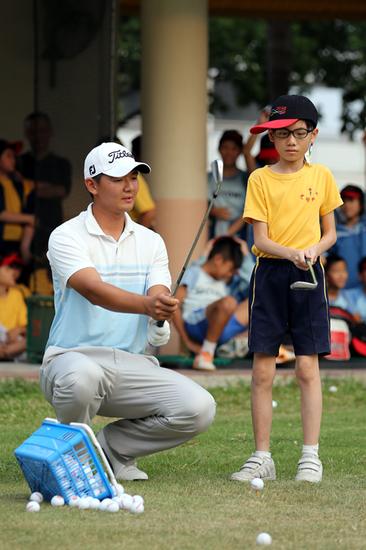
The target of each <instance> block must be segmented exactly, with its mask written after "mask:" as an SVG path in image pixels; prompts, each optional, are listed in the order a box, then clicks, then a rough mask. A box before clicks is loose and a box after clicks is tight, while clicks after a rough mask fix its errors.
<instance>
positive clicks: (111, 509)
mask: <svg viewBox="0 0 366 550" xmlns="http://www.w3.org/2000/svg"><path fill="white" fill-rule="evenodd" d="M106 511H107V512H119V504H118V502H116V501H115V500H112V502H110V503H109V504H108V506H107V508H106Z"/></svg>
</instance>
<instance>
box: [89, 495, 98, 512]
mask: <svg viewBox="0 0 366 550" xmlns="http://www.w3.org/2000/svg"><path fill="white" fill-rule="evenodd" d="M99 506H100V501H99V499H97V498H93V497H92V498H90V499H89V508H90V510H99Z"/></svg>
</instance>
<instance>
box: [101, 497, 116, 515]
mask: <svg viewBox="0 0 366 550" xmlns="http://www.w3.org/2000/svg"><path fill="white" fill-rule="evenodd" d="M111 502H113V500H112V499H111V498H105V499H103V500H102V501H101V502H100V504H99V510H102V512H105V511H106V510H107V508H108V506H109V504H110V503H111Z"/></svg>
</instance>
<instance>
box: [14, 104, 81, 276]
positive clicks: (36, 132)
mask: <svg viewBox="0 0 366 550" xmlns="http://www.w3.org/2000/svg"><path fill="white" fill-rule="evenodd" d="M24 132H25V137H26V139H27V141H28V143H29V146H30V150H29V151H28V152H26V153H24V154H23V155H21V156H20V157H19V170H20V172H21V173H22V174H23V176H24V177H25V178H28V179H31V180H33V181H34V182H35V214H36V220H37V224H36V232H35V236H34V245H33V250H34V254H35V256H36V258H37V259H38V261H39V263H40V265H43V264H44V263H46V262H47V259H46V252H47V248H48V238H49V236H50V234H51V232H52V231H53V229H55V227H57V226H58V225H60V224H61V223H62V222H63V221H64V216H63V207H62V201H63V200H64V199H65V198H66V197H67V195H68V194H69V193H70V190H71V164H70V162H69V161H68V160H67V159H65V158H63V157H60V156H59V155H56V154H55V153H53V152H52V151H51V149H50V146H51V139H52V135H53V129H52V124H51V120H50V117H49V116H48V115H47V114H46V113H43V112H33V113H31V114H29V115H28V116H27V117H26V118H25V121H24Z"/></svg>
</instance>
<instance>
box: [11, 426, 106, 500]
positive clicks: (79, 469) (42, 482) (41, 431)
mask: <svg viewBox="0 0 366 550" xmlns="http://www.w3.org/2000/svg"><path fill="white" fill-rule="evenodd" d="M90 440H91V441H92V442H93V444H94V446H95V447H96V448H97V450H98V453H99V455H100V457H101V459H102V461H103V462H104V465H105V467H106V470H107V472H108V475H109V479H108V477H107V475H106V473H105V472H104V470H103V468H102V466H101V464H100V461H99V459H98V456H97V454H96V451H95V449H94V446H93V444H92V443H91V441H90ZM14 454H15V457H16V459H17V461H18V463H19V465H20V467H21V469H22V471H23V474H24V477H25V479H26V480H27V482H28V485H29V487H30V489H31V491H32V492H34V491H39V492H40V493H42V495H43V498H44V499H45V500H48V501H49V500H51V498H52V497H53V496H54V495H61V496H63V498H64V499H65V502H67V503H68V502H69V500H70V497H71V496H73V495H77V496H79V497H86V496H91V497H96V498H98V499H99V500H102V499H104V498H107V497H112V496H114V495H115V494H116V491H115V487H116V486H117V482H116V479H115V477H114V474H113V472H112V470H111V468H110V466H109V463H108V461H107V459H106V457H105V455H104V453H103V450H102V449H101V447H100V445H99V443H98V441H97V439H96V437H95V435H94V432H93V431H92V429H91V428H90V427H89V426H88V425H87V424H79V423H77V422H73V423H71V424H61V423H59V422H58V421H57V420H53V419H51V418H46V419H45V420H44V421H43V423H42V425H41V426H40V428H38V430H36V431H35V432H34V433H33V434H32V435H31V436H30V437H28V439H26V440H25V441H24V442H23V443H22V444H21V445H20V446H19V447H18V448H17V449H15V451H14ZM109 480H110V481H109Z"/></svg>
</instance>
